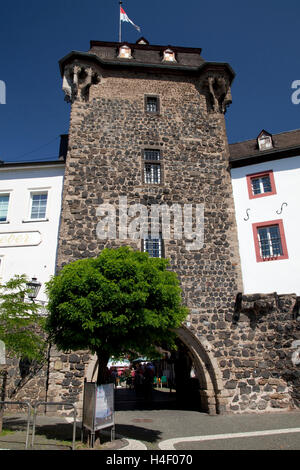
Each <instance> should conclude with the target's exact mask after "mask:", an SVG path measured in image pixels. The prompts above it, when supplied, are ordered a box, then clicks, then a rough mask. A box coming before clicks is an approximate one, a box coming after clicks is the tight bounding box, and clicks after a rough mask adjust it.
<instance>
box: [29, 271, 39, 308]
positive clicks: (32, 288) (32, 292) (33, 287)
mask: <svg viewBox="0 0 300 470" xmlns="http://www.w3.org/2000/svg"><path fill="white" fill-rule="evenodd" d="M41 285H42V284H41V283H40V282H38V280H37V278H36V277H33V278H32V279H31V281H29V282H27V287H28V289H29V293H28V297H29V299H30V300H32V302H34V299H36V298H37V295H38V293H39V290H40V288H41Z"/></svg>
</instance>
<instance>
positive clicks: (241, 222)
mask: <svg viewBox="0 0 300 470" xmlns="http://www.w3.org/2000/svg"><path fill="white" fill-rule="evenodd" d="M229 147H230V164H231V176H232V188H233V196H234V203H235V212H236V222H237V229H238V239H239V248H240V257H241V268H242V277H243V285H244V294H253V293H257V292H260V293H271V292H277V293H278V294H289V293H295V294H297V295H300V276H299V273H300V244H299V231H300V219H299V207H300V130H295V131H291V132H284V133H281V134H276V135H271V134H270V133H268V132H267V131H265V130H262V131H261V132H260V134H259V135H258V137H257V138H256V139H253V140H248V141H244V142H239V143H236V144H231V145H230V146H229Z"/></svg>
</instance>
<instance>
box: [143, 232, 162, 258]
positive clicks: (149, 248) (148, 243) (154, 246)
mask: <svg viewBox="0 0 300 470" xmlns="http://www.w3.org/2000/svg"><path fill="white" fill-rule="evenodd" d="M143 251H144V252H146V253H148V254H149V256H150V257H151V258H162V257H163V241H162V237H161V235H159V236H158V237H153V238H152V237H151V235H148V236H147V237H146V238H144V239H143Z"/></svg>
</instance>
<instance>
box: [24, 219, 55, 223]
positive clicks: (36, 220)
mask: <svg viewBox="0 0 300 470" xmlns="http://www.w3.org/2000/svg"><path fill="white" fill-rule="evenodd" d="M34 222H49V219H28V220H22V223H23V224H30V223H34Z"/></svg>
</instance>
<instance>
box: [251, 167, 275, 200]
mask: <svg viewBox="0 0 300 470" xmlns="http://www.w3.org/2000/svg"><path fill="white" fill-rule="evenodd" d="M262 176H269V178H270V183H271V188H272V191H270V192H268V193H260V194H253V191H252V184H251V180H252V179H255V178H261V177H262ZM246 177H247V186H248V194H249V199H256V198H259V197H265V196H273V194H276V186H275V179H274V173H273V170H266V171H260V172H259V173H251V174H250V175H246Z"/></svg>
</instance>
